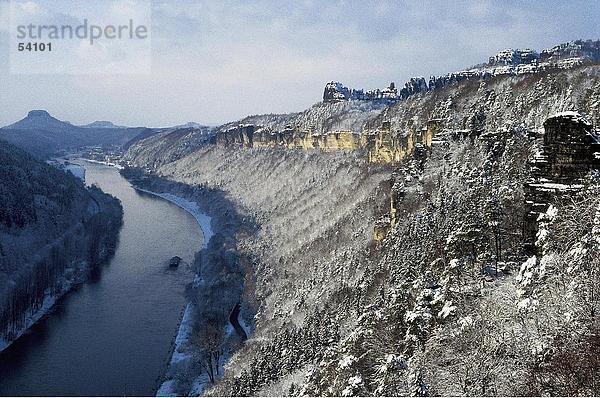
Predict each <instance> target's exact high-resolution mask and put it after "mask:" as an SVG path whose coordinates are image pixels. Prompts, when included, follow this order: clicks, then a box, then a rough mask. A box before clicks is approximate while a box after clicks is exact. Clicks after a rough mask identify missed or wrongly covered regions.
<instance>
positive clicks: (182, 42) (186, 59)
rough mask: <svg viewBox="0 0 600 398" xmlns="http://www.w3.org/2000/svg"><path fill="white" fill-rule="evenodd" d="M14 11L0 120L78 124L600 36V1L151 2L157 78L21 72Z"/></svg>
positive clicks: (150, 116)
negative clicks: (42, 118) (31, 114)
mask: <svg viewBox="0 0 600 398" xmlns="http://www.w3.org/2000/svg"><path fill="white" fill-rule="evenodd" d="M87 1H88V3H95V4H101V2H102V1H105V0H87ZM123 1H127V0H123ZM84 2H85V1H84ZM29 3H32V4H29V5H28V6H35V0H31V1H30V2H29ZM79 3H81V1H80V2H79ZM9 9H10V7H9V1H8V0H0V126H3V125H7V124H10V123H12V122H15V121H17V120H19V119H21V118H23V117H24V116H25V115H26V114H27V112H28V111H29V110H31V109H46V110H48V111H49V112H50V113H51V114H52V115H54V116H55V117H58V118H59V119H62V120H68V121H70V122H72V123H75V124H85V123H89V122H92V121H94V120H110V121H112V122H114V123H115V124H119V125H128V126H151V127H163V126H172V125H176V124H181V123H185V122H188V121H195V122H199V123H203V124H210V125H217V124H220V123H224V122H227V121H232V120H236V119H240V118H242V117H244V116H247V115H251V114H261V113H288V112H297V111H301V110H303V109H306V108H308V107H310V106H311V105H312V104H314V103H316V102H318V101H320V100H321V97H322V94H323V87H324V85H325V83H326V82H328V81H332V80H335V81H340V82H342V83H344V84H345V85H347V86H349V87H354V88H365V89H372V88H377V87H379V88H384V87H386V86H387V85H388V84H389V82H391V81H394V82H396V85H397V86H398V85H400V86H401V85H403V83H404V81H406V80H408V79H409V78H410V77H412V76H426V77H428V76H430V75H439V74H444V73H447V72H452V71H457V70H460V69H463V68H466V67H469V66H472V65H475V64H478V63H481V62H484V61H486V60H487V58H488V57H489V56H491V55H493V54H495V53H496V52H498V51H500V50H503V49H506V48H521V49H522V48H533V49H536V50H538V51H539V50H541V49H543V48H547V47H552V46H553V45H556V44H559V43H562V42H567V41H570V40H575V39H579V38H582V39H598V38H600V30H599V29H598V23H597V21H598V20H599V19H600V1H596V0H588V1H581V0H569V1H557V0H550V1H535V0H527V1H512V0H502V1H491V0H490V1H485V0H483V1H461V0H458V1H447V0H435V1H434V0H431V1H428V0H418V1H401V0H396V1H369V0H362V1H360V0H357V1H335V0H332V1H313V0H297V1H289V2H286V1H281V0H257V1H252V2H241V1H227V0H225V1H216V0H214V1H192V0H180V1H175V0H172V1H163V0H153V1H152V5H151V9H152V15H151V17H152V27H151V38H152V47H151V55H150V57H151V67H150V69H149V73H141V74H136V73H125V74H115V73H107V74H73V73H51V74H19V73H14V71H11V68H10V61H9V59H10V57H9V55H8V54H9V51H10V50H14V49H12V47H11V43H10V32H9V22H8V21H9V14H10V12H9Z"/></svg>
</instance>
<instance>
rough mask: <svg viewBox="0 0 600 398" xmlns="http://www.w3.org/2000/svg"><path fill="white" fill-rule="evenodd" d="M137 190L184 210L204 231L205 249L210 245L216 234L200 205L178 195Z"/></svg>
mask: <svg viewBox="0 0 600 398" xmlns="http://www.w3.org/2000/svg"><path fill="white" fill-rule="evenodd" d="M135 189H136V190H138V191H142V192H146V193H149V194H151V195H155V196H158V197H160V198H163V199H165V200H168V201H169V202H171V203H173V204H175V205H177V206H179V207H181V208H182V209H183V210H185V211H187V212H188V213H190V214H191V215H192V216H193V217H194V218H195V219H196V221H197V222H198V224H199V225H200V228H201V229H202V235H204V239H203V240H204V245H203V248H205V247H206V246H207V245H208V241H209V240H210V238H212V237H213V235H214V232H213V230H212V227H211V225H210V221H211V218H210V217H209V216H207V215H206V214H204V213H202V211H200V208H199V207H198V203H196V202H192V201H189V200H187V199H184V198H182V197H179V196H177V195H173V194H170V193H158V192H153V191H148V190H147V189H142V188H137V187H135Z"/></svg>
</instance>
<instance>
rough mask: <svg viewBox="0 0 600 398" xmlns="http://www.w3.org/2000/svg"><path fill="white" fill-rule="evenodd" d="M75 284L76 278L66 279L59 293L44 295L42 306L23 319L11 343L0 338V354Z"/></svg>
mask: <svg viewBox="0 0 600 398" xmlns="http://www.w3.org/2000/svg"><path fill="white" fill-rule="evenodd" d="M76 282H77V278H75V279H68V280H66V281H64V283H63V285H62V287H61V289H60V290H59V292H58V293H57V294H56V295H51V294H50V293H46V296H45V297H44V302H43V303H42V306H41V307H40V308H39V309H38V310H37V311H35V312H34V313H31V312H29V313H28V315H27V317H26V318H25V324H24V325H23V327H22V328H21V329H20V330H19V331H17V333H16V335H15V338H14V339H12V340H11V341H6V340H5V339H3V338H2V337H0V352H2V351H4V350H5V349H7V348H8V347H9V346H10V345H11V344H12V343H14V342H15V341H17V340H18V339H19V337H21V336H22V335H23V334H24V333H25V332H26V331H27V330H29V328H30V327H31V326H33V324H35V323H36V322H37V321H39V320H40V319H41V318H42V317H43V316H44V315H46V314H47V313H48V311H50V310H51V309H52V307H53V306H54V304H56V301H57V300H58V299H59V298H61V297H62V296H63V295H65V294H66V293H67V292H68V291H69V290H71V288H72V287H73V286H74V285H75V284H76Z"/></svg>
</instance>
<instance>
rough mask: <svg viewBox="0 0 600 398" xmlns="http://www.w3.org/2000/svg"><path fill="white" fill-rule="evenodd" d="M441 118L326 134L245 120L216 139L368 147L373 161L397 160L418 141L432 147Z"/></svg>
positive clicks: (251, 144)
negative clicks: (395, 127) (407, 126)
mask: <svg viewBox="0 0 600 398" xmlns="http://www.w3.org/2000/svg"><path fill="white" fill-rule="evenodd" d="M440 128H441V124H440V120H430V121H429V122H428V123H427V125H426V127H423V128H419V127H417V126H413V128H410V129H409V130H407V131H400V130H392V128H391V124H390V123H389V122H384V123H383V124H382V125H381V127H380V128H378V129H376V130H373V131H363V132H362V133H358V132H353V131H330V132H328V133H324V134H316V133H311V132H309V131H301V130H299V129H297V128H292V127H288V128H286V129H284V130H282V131H277V130H274V129H272V128H269V127H261V126H255V125H247V124H245V125H244V124H242V125H238V126H234V127H231V128H229V129H227V130H224V131H219V132H218V133H217V134H216V135H215V137H214V141H213V143H215V144H217V145H219V146H222V147H232V146H235V147H243V148H283V149H301V150H310V149H319V150H322V151H338V150H364V151H365V152H366V154H367V157H368V159H369V162H371V163H396V162H400V161H402V160H404V159H405V158H406V157H407V156H410V155H412V153H413V152H414V149H415V147H416V146H417V145H423V146H425V147H427V148H428V147H431V144H432V141H433V137H434V135H435V134H436V133H437V132H438V131H439V130H440Z"/></svg>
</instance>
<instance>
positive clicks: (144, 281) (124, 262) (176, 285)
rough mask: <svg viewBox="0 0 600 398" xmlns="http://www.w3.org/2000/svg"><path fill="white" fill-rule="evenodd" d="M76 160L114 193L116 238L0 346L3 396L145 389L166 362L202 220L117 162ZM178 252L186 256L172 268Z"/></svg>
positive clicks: (98, 393)
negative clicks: (96, 266) (36, 318)
mask: <svg viewBox="0 0 600 398" xmlns="http://www.w3.org/2000/svg"><path fill="white" fill-rule="evenodd" d="M83 164H84V165H85V168H86V183H88V184H91V183H95V184H97V185H98V186H100V188H102V190H104V191H105V192H108V193H110V194H111V195H113V196H116V197H117V198H119V199H120V200H121V203H122V205H123V210H124V223H123V228H122V229H121V233H120V240H119V245H118V247H117V250H116V253H115V256H114V257H113V258H112V259H111V261H110V263H108V264H106V265H104V267H103V268H102V270H101V272H100V274H99V275H95V276H94V277H93V278H92V279H91V280H90V281H89V282H87V283H84V284H82V285H80V286H78V287H77V288H76V289H75V290H73V291H72V292H71V293H69V294H67V295H66V296H65V297H63V298H62V299H61V300H59V302H58V303H57V304H56V305H55V306H54V308H53V310H52V311H51V312H50V313H49V315H48V316H46V317H44V318H43V319H42V320H41V321H40V322H38V323H37V324H36V325H34V326H33V327H32V328H31V330H30V332H29V333H27V334H26V335H24V336H22V337H21V338H20V339H19V340H18V341H16V342H15V343H14V344H13V345H12V346H11V347H9V348H8V349H7V350H5V351H4V352H3V353H0V395H3V396H5V395H28V396H31V395H38V396H39V395H42V396H46V395H59V396H61V395H62V396H64V395H84V396H85V395H94V396H106V395H112V396H120V395H136V396H137V395H152V394H154V392H155V389H156V388H157V380H158V379H159V378H160V376H161V374H162V372H163V371H164V369H165V366H166V363H167V361H168V360H169V354H170V349H171V343H172V341H173V338H174V336H175V334H176V332H177V328H178V323H179V320H180V317H181V312H182V310H183V307H184V305H185V299H184V291H185V285H186V284H187V283H189V282H190V281H191V280H192V277H193V276H192V273H191V271H190V270H189V268H188V266H187V265H186V264H189V263H191V262H192V259H193V256H194V253H195V252H196V251H198V250H200V248H201V246H202V232H201V230H200V227H199V226H198V224H197V222H196V220H195V219H194V218H193V217H192V216H191V215H190V214H188V213H187V212H185V211H184V210H182V209H180V208H179V207H177V206H176V205H173V204H171V203H169V202H167V201H165V200H163V199H160V198H157V197H155V196H152V195H149V194H145V193H142V192H137V191H135V190H134V189H133V188H132V187H131V185H130V184H129V182H127V180H125V179H124V178H122V177H121V176H120V175H119V173H118V171H117V170H116V169H114V168H112V167H108V166H103V165H99V164H93V163H87V162H86V163H83ZM176 255H177V256H180V257H181V258H182V259H183V260H184V262H185V263H182V265H180V266H179V268H177V269H169V267H168V260H169V259H170V258H171V257H173V256H176Z"/></svg>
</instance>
